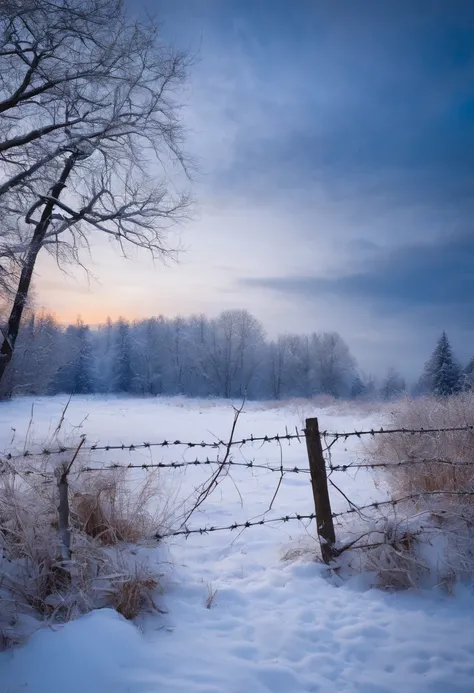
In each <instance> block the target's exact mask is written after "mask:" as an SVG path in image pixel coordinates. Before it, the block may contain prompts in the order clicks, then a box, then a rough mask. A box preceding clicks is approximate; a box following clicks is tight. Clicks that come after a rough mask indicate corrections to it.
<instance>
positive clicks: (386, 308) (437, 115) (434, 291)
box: [38, 0, 474, 375]
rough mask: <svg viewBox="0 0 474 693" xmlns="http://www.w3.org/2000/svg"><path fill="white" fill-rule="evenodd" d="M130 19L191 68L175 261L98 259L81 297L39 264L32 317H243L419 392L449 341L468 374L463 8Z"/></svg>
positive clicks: (244, 9) (213, 4) (471, 349)
mask: <svg viewBox="0 0 474 693" xmlns="http://www.w3.org/2000/svg"><path fill="white" fill-rule="evenodd" d="M144 9H145V10H146V11H148V12H150V14H152V15H154V16H155V17H156V18H157V19H160V20H162V21H163V29H162V31H163V36H164V38H165V39H166V40H167V41H170V42H172V43H173V44H175V45H177V46H179V47H182V48H185V49H188V50H190V51H191V52H192V53H194V54H196V56H197V60H196V64H195V66H194V67H193V68H192V71H191V75H190V87H189V90H188V93H187V95H186V101H187V104H188V106H187V108H186V110H185V124H186V126H187V128H188V131H189V136H188V145H189V150H190V152H191V153H192V154H193V155H194V156H195V157H196V159H197V161H198V164H199V167H198V171H197V173H196V175H195V181H194V191H195V194H196V196H197V199H198V207H197V210H196V214H195V216H194V218H193V220H191V221H190V222H189V223H188V224H187V225H186V226H185V227H183V228H182V229H181V230H180V234H181V241H182V244H183V245H184V247H185V248H186V252H185V253H184V254H183V255H182V258H181V259H182V261H181V263H180V264H179V265H171V266H169V267H166V268H162V267H160V266H153V265H151V263H150V262H149V261H148V260H147V259H146V258H144V257H141V256H137V257H136V258H134V259H133V260H132V262H130V263H128V264H127V265H126V264H125V263H124V261H123V260H120V259H119V258H118V257H117V256H115V255H114V254H113V253H112V252H109V251H107V252H104V253H102V252H101V254H100V260H96V263H95V268H94V267H93V272H94V273H95V274H96V276H97V281H94V280H93V281H92V282H91V283H90V284H86V283H85V280H84V279H81V278H73V279H69V280H68V279H64V278H62V277H61V276H59V275H58V276H56V275H54V274H52V272H53V270H52V268H50V267H49V266H47V264H45V265H44V267H45V271H44V274H43V278H41V277H40V280H39V283H38V291H39V292H40V295H41V296H42V297H43V300H44V302H45V304H46V305H51V306H53V304H54V302H55V301H56V305H57V301H58V296H62V301H63V305H62V307H61V304H60V306H59V309H58V314H59V315H60V316H66V315H67V316H68V317H70V318H74V315H75V313H77V312H82V313H83V315H84V317H85V318H87V317H88V310H87V307H86V309H84V306H87V305H93V306H94V311H93V314H92V312H90V316H91V317H93V315H94V316H97V317H98V318H102V317H104V316H105V315H107V314H111V315H117V314H118V312H124V313H125V314H126V315H128V317H132V316H141V315H151V314H154V313H157V312H164V313H166V314H168V315H172V314H176V313H178V312H181V313H190V312H194V311H196V312H207V313H210V314H215V313H217V312H218V311H219V310H221V309H225V308H237V307H247V308H249V309H250V310H252V311H253V312H254V313H255V314H256V315H257V317H259V318H260V319H261V320H262V321H263V323H264V325H265V327H266V328H267V330H268V331H269V332H270V333H271V334H274V333H276V332H284V331H288V330H293V331H310V330H326V329H336V330H338V331H340V332H341V334H342V335H343V336H344V337H345V338H346V340H347V341H348V342H349V344H350V345H351V347H352V348H353V350H354V352H355V354H356V356H357V357H358V359H359V361H360V362H361V365H362V367H363V368H364V370H366V371H373V372H376V373H377V372H380V371H381V369H382V368H383V367H384V366H387V365H396V366H399V367H400V368H401V369H403V370H404V371H405V372H406V373H407V374H409V375H410V374H415V373H416V371H417V370H418V369H419V368H420V367H421V365H422V363H423V361H424V359H425V358H426V356H427V355H428V354H429V352H430V351H431V349H432V346H433V341H434V340H435V339H436V337H437V336H438V334H439V333H440V332H441V331H442V330H443V329H446V330H448V332H449V333H450V334H451V336H452V340H453V342H454V345H455V347H456V348H457V351H458V353H459V356H460V357H462V358H467V357H469V356H471V355H473V354H474V321H473V315H474V229H473V212H474V4H473V3H472V2H463V1H462V0H457V1H456V2H448V0H445V1H444V2H436V0H431V1H430V2H428V1H426V2H421V1H420V2H417V1H416V0H415V1H413V2H405V1H403V0H399V1H397V2H392V1H391V0H384V1H375V0H373V1H370V2H369V1H366V2H364V1H363V0H359V1H357V2H355V1H352V0H346V1H343V0H341V1H337V0H325V1H324V2H323V1H321V2H318V1H317V0H313V1H310V0H294V1H290V0H286V1H283V0H265V1H264V0H254V1H251V0H240V1H237V0H159V1H151V0H149V1H148V2H146V3H144V4H143V5H135V4H134V5H133V11H139V12H141V11H142V10H144ZM46 262H47V261H46ZM46 269H48V279H46ZM71 312H72V313H73V314H72V315H71Z"/></svg>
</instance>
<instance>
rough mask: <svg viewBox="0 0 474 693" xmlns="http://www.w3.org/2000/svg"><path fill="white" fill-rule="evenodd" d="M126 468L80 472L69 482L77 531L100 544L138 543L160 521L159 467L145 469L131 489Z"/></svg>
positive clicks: (72, 511)
mask: <svg viewBox="0 0 474 693" xmlns="http://www.w3.org/2000/svg"><path fill="white" fill-rule="evenodd" d="M129 477H130V475H129V474H127V470H124V469H114V470H106V471H103V472H89V473H87V472H86V473H84V474H80V475H79V476H78V477H76V481H75V482H73V483H72V484H71V494H70V499H71V500H70V502H71V518H72V521H73V523H74V524H75V525H76V526H77V527H78V528H79V530H80V531H82V532H84V533H85V534H87V535H88V536H89V537H93V538H94V539H96V540H97V541H98V542H100V544H101V545H103V546H110V545H114V544H117V543H121V542H129V543H137V542H139V541H141V540H143V539H144V538H146V537H149V536H151V535H152V534H153V533H154V532H156V531H157V529H158V528H159V527H160V525H161V522H162V516H161V511H160V510H158V509H159V508H161V500H162V495H163V492H162V491H163V489H162V484H161V479H160V475H159V470H153V471H151V472H147V473H146V475H145V476H144V477H143V478H142V481H140V482H139V483H138V485H137V486H136V487H135V488H133V487H132V486H131V483H130V478H129Z"/></svg>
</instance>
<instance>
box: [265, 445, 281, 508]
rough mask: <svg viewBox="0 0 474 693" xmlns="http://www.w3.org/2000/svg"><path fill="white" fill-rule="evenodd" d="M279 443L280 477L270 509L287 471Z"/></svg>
mask: <svg viewBox="0 0 474 693" xmlns="http://www.w3.org/2000/svg"><path fill="white" fill-rule="evenodd" d="M279 445H280V478H279V479H278V484H277V487H276V489H275V493H274V494H273V498H272V500H271V502H270V505H269V506H268V509H269V510H271V509H272V507H273V503H274V501H275V498H276V497H277V495H278V491H279V490H280V486H281V482H282V481H283V476H284V473H285V472H284V469H283V448H282V447H281V443H279Z"/></svg>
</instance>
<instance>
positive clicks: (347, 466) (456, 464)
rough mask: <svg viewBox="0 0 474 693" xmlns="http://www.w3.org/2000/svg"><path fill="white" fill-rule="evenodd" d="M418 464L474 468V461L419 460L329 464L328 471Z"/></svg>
mask: <svg viewBox="0 0 474 693" xmlns="http://www.w3.org/2000/svg"><path fill="white" fill-rule="evenodd" d="M417 464H426V465H433V466H434V465H437V464H441V465H446V466H448V467H454V468H455V469H456V468H457V467H473V466H474V461H472V462H466V461H462V462H453V461H451V460H438V459H424V458H417V459H413V460H401V461H400V462H374V463H369V462H353V463H352V462H351V463H350V464H332V463H329V464H328V467H327V468H328V469H329V470H331V472H349V471H351V470H352V469H377V468H379V467H381V468H388V469H390V468H391V467H397V468H398V467H411V466H413V465H417Z"/></svg>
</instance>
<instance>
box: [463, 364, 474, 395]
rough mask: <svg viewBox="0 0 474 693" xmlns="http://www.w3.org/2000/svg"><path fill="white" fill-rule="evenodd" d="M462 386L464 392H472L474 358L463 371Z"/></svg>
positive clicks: (473, 384)
mask: <svg viewBox="0 0 474 693" xmlns="http://www.w3.org/2000/svg"><path fill="white" fill-rule="evenodd" d="M462 386H463V389H464V390H474V356H473V357H472V359H471V360H470V361H469V363H468V364H467V366H466V368H465V369H464V371H463V374H462Z"/></svg>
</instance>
